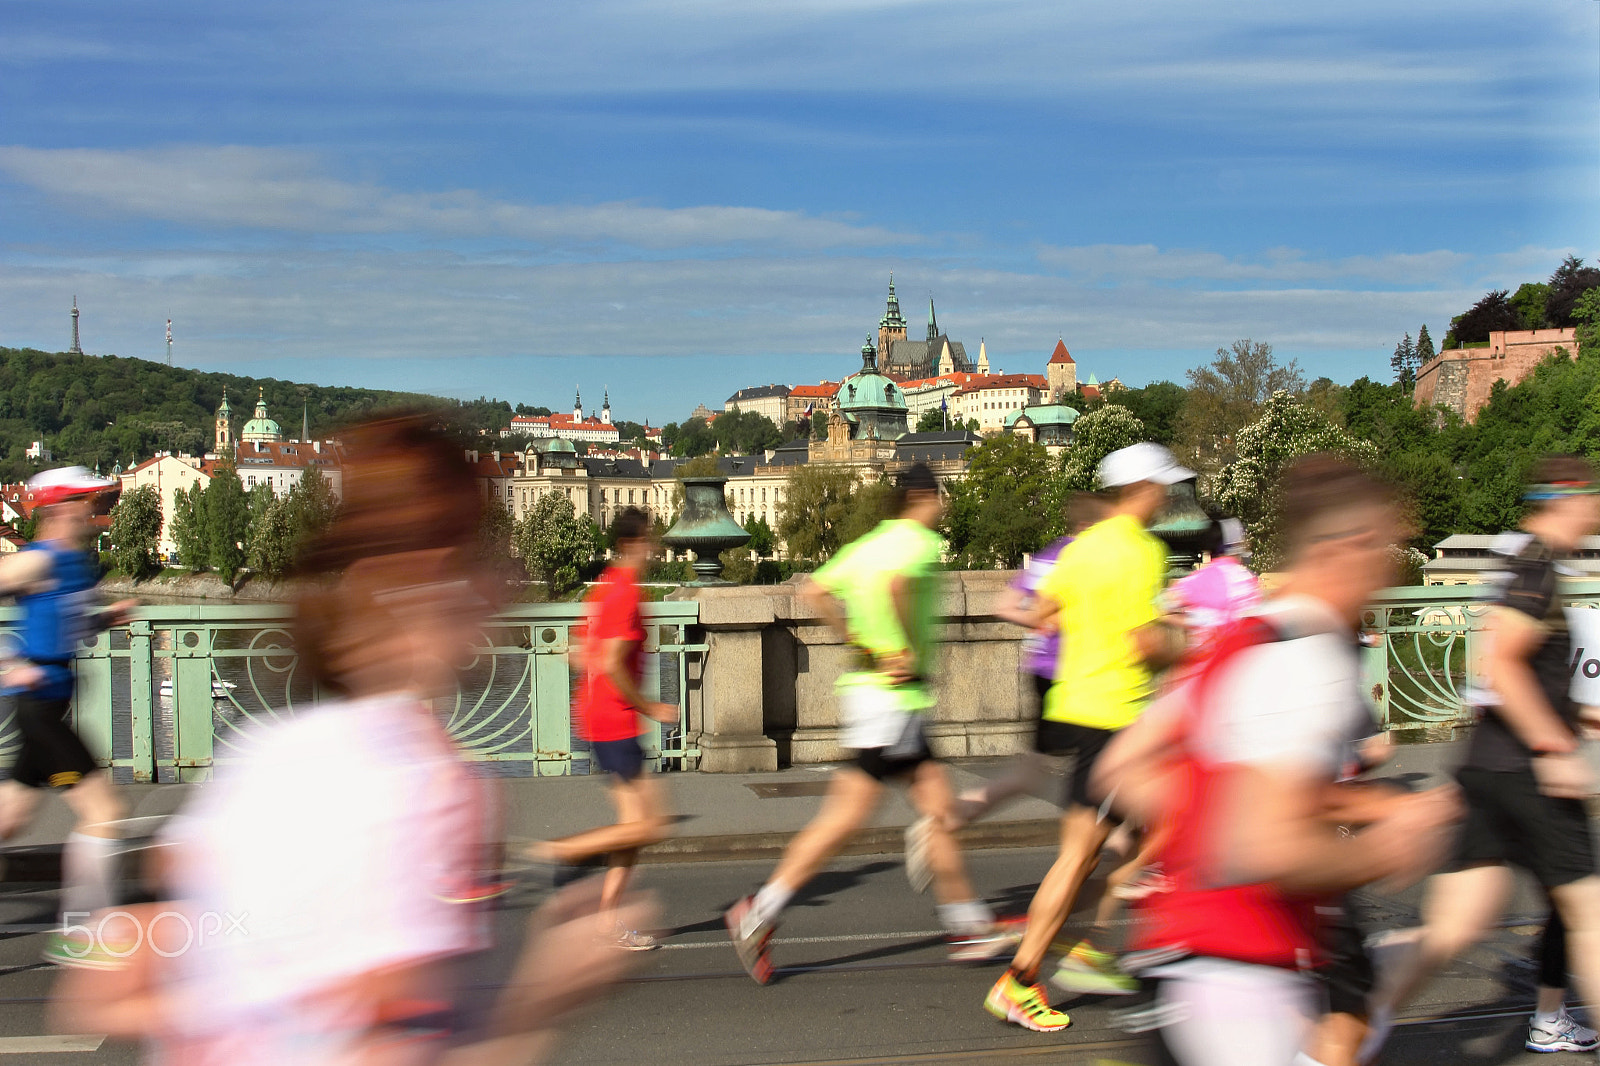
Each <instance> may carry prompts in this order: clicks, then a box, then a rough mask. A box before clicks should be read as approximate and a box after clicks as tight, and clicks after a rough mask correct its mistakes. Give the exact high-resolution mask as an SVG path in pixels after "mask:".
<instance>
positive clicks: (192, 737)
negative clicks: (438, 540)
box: [0, 602, 706, 781]
mask: <svg viewBox="0 0 1600 1066" xmlns="http://www.w3.org/2000/svg"><path fill="white" fill-rule="evenodd" d="M698 618H699V605H698V604H696V603H692V602H690V603H680V602H672V603H647V604H645V605H644V622H645V632H646V635H647V639H646V643H645V654H646V659H645V664H646V665H645V684H644V695H646V696H647V697H650V698H652V699H659V700H662V701H664V702H668V703H676V704H677V705H678V709H679V718H678V722H677V723H676V725H671V726H662V725H658V724H656V723H650V726H649V730H648V732H647V734H646V736H645V737H644V738H643V740H642V743H643V744H644V745H645V748H646V752H647V754H648V756H649V758H650V759H651V760H652V763H653V764H654V765H655V766H656V767H658V768H660V769H693V768H694V766H695V765H696V764H697V762H698V759H699V755H700V753H699V750H698V748H697V747H696V744H697V742H698V735H699V734H698V729H699V725H698V723H697V722H692V721H690V711H689V703H688V700H687V693H688V689H689V686H690V679H691V676H692V675H691V663H692V659H693V657H695V656H700V655H703V654H704V653H705V650H706V649H705V645H704V644H699V643H695V642H694V641H693V640H692V639H691V638H692V633H691V627H693V626H694V624H695V623H696V621H697V620H698ZM15 621H16V611H15V609H5V610H0V639H6V638H7V637H8V636H9V634H10V632H11V630H12V627H14V625H15ZM581 621H582V615H581V608H580V606H579V605H577V604H522V605H518V606H515V607H512V608H509V609H507V610H506V611H505V612H504V613H502V614H500V615H498V616H497V617H495V618H494V619H493V621H492V622H491V623H490V624H489V625H488V626H486V627H485V629H484V634H483V641H482V644H481V646H480V647H479V649H478V655H477V657H476V659H475V660H474V661H473V662H472V663H471V664H470V665H469V666H468V667H467V668H466V669H465V670H463V671H462V673H461V675H460V678H459V681H458V687H457V690H456V692H455V694H454V695H453V696H450V697H446V698H444V699H441V700H440V701H438V704H437V707H436V709H437V710H438V711H439V713H440V714H441V715H443V717H444V719H445V722H446V724H447V727H448V729H449V730H450V733H451V735H452V736H454V737H455V738H456V740H457V742H459V743H460V745H461V747H462V749H463V751H464V752H465V753H466V755H467V757H468V758H470V759H473V760H475V761H478V762H480V763H483V764H485V767H484V768H485V771H486V772H491V773H502V774H537V775H541V776H549V775H560V774H569V773H572V772H573V771H574V768H575V766H576V768H577V769H579V770H583V769H586V768H587V761H588V749H587V745H586V744H585V743H584V742H583V741H582V740H581V739H579V738H577V737H575V736H574V735H573V730H572V722H571V706H572V699H571V696H572V684H573V671H572V670H571V669H570V667H569V663H568V656H567V653H568V651H569V649H570V648H571V646H572V642H571V637H572V630H573V627H575V626H577V625H579V624H580V623H581ZM289 622H290V611H289V609H288V608H287V607H283V606H279V605H274V604H261V605H249V606H240V605H216V606H212V605H198V606H191V605H170V606H159V605H158V606H146V607H141V608H140V609H139V610H138V611H137V612H136V616H135V618H134V619H133V620H132V621H131V622H130V623H129V624H128V625H126V626H120V627H118V628H116V629H112V630H110V631H108V632H105V633H102V634H100V635H99V636H98V637H97V638H95V640H93V641H92V642H90V643H87V644H85V645H83V646H82V647H81V648H80V649H79V653H78V661H77V673H78V690H77V695H76V697H75V699H74V707H73V714H74V717H75V724H76V727H77V729H78V730H79V732H80V734H81V735H82V736H83V737H84V740H85V742H86V743H87V744H88V745H89V747H90V749H91V750H93V751H96V752H110V753H111V754H110V756H109V758H107V759H105V760H103V761H105V762H106V763H107V764H108V765H110V766H111V767H112V772H113V774H114V775H115V777H116V779H117V780H120V781H198V780H204V779H205V778H207V777H209V776H210V771H211V768H212V767H213V766H215V765H217V764H218V763H224V762H227V761H228V760H229V759H233V758H237V757H238V756H239V755H240V754H241V753H242V752H243V751H245V750H246V749H247V748H248V747H249V746H250V744H251V742H252V739H251V738H252V735H253V732H254V730H255V727H257V726H260V725H263V724H265V723H268V722H271V721H274V720H276V719H279V718H282V717H284V716H286V715H292V714H294V713H296V712H297V711H299V710H302V709H304V708H305V707H307V706H309V705H311V704H313V703H315V702H317V700H318V699H319V697H320V695H321V694H320V693H318V692H317V691H316V690H315V687H314V686H313V685H312V684H311V682H310V681H309V680H308V679H307V678H306V677H305V675H304V672H303V671H300V670H299V669H298V666H299V663H298V659H297V657H296V655H295V653H294V651H293V647H292V644H291V642H290V639H289ZM7 702H9V701H7ZM17 743H18V735H17V731H16V726H15V724H14V722H13V721H12V719H11V716H10V713H9V708H7V713H6V715H5V718H4V720H3V721H0V764H3V763H9V761H10V758H11V756H12V755H13V754H14V752H15V750H16V747H17Z"/></svg>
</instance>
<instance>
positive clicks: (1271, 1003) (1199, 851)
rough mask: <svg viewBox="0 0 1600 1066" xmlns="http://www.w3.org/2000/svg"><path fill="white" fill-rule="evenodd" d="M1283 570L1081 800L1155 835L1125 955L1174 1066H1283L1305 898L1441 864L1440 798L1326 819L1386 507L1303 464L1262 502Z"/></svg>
mask: <svg viewBox="0 0 1600 1066" xmlns="http://www.w3.org/2000/svg"><path fill="white" fill-rule="evenodd" d="M1281 499H1282V500H1283V508H1284V509H1283V515H1282V520H1281V524H1280V528H1282V529H1283V530H1284V536H1285V539H1286V545H1285V547H1286V548H1287V550H1288V553H1289V567H1288V574H1287V579H1286V581H1285V583H1284V584H1283V586H1282V588H1281V590H1280V593H1279V594H1278V596H1276V597H1275V598H1274V599H1273V600H1272V601H1269V603H1268V604H1267V605H1265V606H1264V607H1263V608H1262V609H1261V610H1259V611H1258V612H1256V613H1255V614H1253V615H1252V616H1249V617H1247V618H1245V619H1243V620H1241V621H1240V622H1238V623H1235V625H1234V626H1233V627H1231V628H1230V629H1228V630H1225V631H1224V632H1222V633H1221V634H1219V635H1218V638H1217V640H1216V641H1215V642H1214V643H1213V645H1212V646H1211V648H1210V650H1209V652H1208V653H1207V658H1206V659H1205V660H1204V661H1202V662H1200V663H1197V664H1194V669H1192V670H1190V671H1189V672H1188V673H1187V675H1186V680H1185V681H1184V682H1183V683H1182V684H1180V685H1179V686H1178V687H1176V688H1175V689H1174V690H1173V691H1172V692H1171V693H1169V695H1168V696H1167V697H1165V698H1164V699H1162V700H1161V701H1159V702H1158V703H1157V704H1156V705H1155V706H1154V707H1152V708H1151V709H1150V710H1148V711H1146V712H1145V715H1144V717H1143V718H1141V719H1140V720H1139V721H1138V722H1137V723H1135V724H1134V725H1133V726H1131V727H1129V728H1128V729H1127V730H1125V731H1124V732H1123V733H1122V734H1121V735H1120V736H1119V737H1118V738H1117V739H1116V740H1115V741H1114V742H1113V743H1112V745H1111V746H1110V747H1109V748H1107V750H1106V753H1105V755H1104V756H1102V758H1101V761H1100V762H1099V763H1098V764H1097V766H1096V785H1097V787H1098V788H1099V789H1101V790H1102V791H1103V792H1104V793H1105V794H1110V793H1112V792H1113V791H1114V792H1115V794H1116V802H1117V804H1118V806H1119V807H1121V808H1123V809H1125V810H1126V811H1127V812H1128V813H1129V814H1131V815H1133V816H1135V817H1140V818H1142V819H1146V820H1148V821H1149V822H1150V823H1151V824H1160V825H1162V826H1164V828H1165V830H1166V833H1165V839H1166V840H1167V841H1168V843H1167V846H1166V850H1165V852H1164V854H1163V855H1162V856H1161V858H1162V861H1163V863H1164V865H1165V867H1166V870H1167V873H1168V875H1169V876H1171V877H1172V879H1173V881H1174V889H1173V891H1171V892H1168V893H1162V894H1158V895H1154V896H1151V897H1150V898H1149V900H1148V901H1147V904H1146V906H1145V908H1144V912H1145V915H1146V916H1147V919H1148V924H1147V925H1146V926H1145V927H1144V928H1142V929H1141V931H1140V932H1139V934H1138V935H1137V936H1136V938H1135V946H1136V947H1138V948H1140V949H1143V950H1144V951H1146V952H1149V955H1147V956H1146V963H1145V970H1144V972H1145V973H1146V974H1147V975H1148V976H1151V977H1153V978H1155V979H1156V980H1157V981H1158V983H1159V991H1158V994H1157V1007H1156V1010H1157V1012H1158V1014H1157V1019H1158V1021H1162V1020H1164V1023H1165V1024H1164V1025H1163V1028H1162V1029H1161V1035H1162V1039H1163V1041H1164V1042H1165V1044H1166V1046H1167V1049H1168V1051H1169V1052H1170V1053H1171V1054H1172V1056H1173V1057H1174V1058H1175V1059H1176V1060H1177V1061H1178V1062H1179V1063H1181V1064H1182V1066H1211V1064H1217V1066H1221V1064H1223V1063H1227V1064H1228V1066H1255V1064H1260V1066H1286V1064H1288V1063H1289V1062H1290V1061H1291V1060H1293V1059H1294V1058H1295V1055H1296V1054H1297V1053H1299V1051H1300V1049H1301V1046H1302V1043H1303V1041H1304V1040H1305V1037H1306V1035H1307V1033H1308V1031H1309V1029H1310V1025H1311V1022H1312V1020H1313V1018H1314V1017H1315V1015H1316V1013H1317V1011H1316V995H1315V992H1316V989H1315V985H1314V983H1313V980H1312V978H1311V976H1310V973H1309V971H1310V970H1311V969H1312V967H1314V966H1315V965H1316V961H1317V938H1316V925H1315V921H1316V919H1315V911H1314V907H1313V904H1314V902H1315V900H1316V899H1317V898H1318V897H1320V896H1324V895H1327V894H1331V893H1336V892H1341V891H1344V890H1347V889H1350V888H1354V887H1355V886H1357V885H1361V884H1365V883H1367V882H1369V881H1373V880H1378V879H1382V878H1419V877H1421V876H1422V875H1423V874H1425V873H1426V872H1427V871H1428V870H1429V869H1430V868H1431V867H1432V865H1433V863H1434V861H1435V859H1437V858H1438V857H1439V856H1440V855H1442V854H1443V851H1444V848H1445V847H1446V846H1447V841H1446V834H1445V833H1444V832H1443V829H1444V827H1445V826H1446V825H1448V823H1449V822H1450V821H1452V820H1453V819H1454V817H1455V806H1454V802H1453V799H1451V798H1450V797H1449V796H1448V795H1446V796H1443V797H1441V796H1440V795H1428V794H1423V795H1422V796H1420V797H1415V798H1408V799H1407V801H1406V802H1398V803H1394V804H1390V805H1388V806H1386V807H1383V808H1381V809H1379V810H1378V811H1375V812H1373V813H1374V815H1375V820H1373V821H1372V822H1371V823H1370V824H1368V825H1367V826H1366V827H1365V828H1363V829H1361V830H1360V831H1358V832H1355V833H1354V834H1352V835H1351V836H1348V837H1345V836H1341V835H1340V833H1339V832H1338V829H1337V824H1336V823H1337V821H1345V820H1347V816H1345V815H1343V814H1341V815H1340V816H1339V817H1337V819H1336V818H1335V817H1333V816H1330V807H1331V804H1332V801H1333V800H1334V799H1335V798H1336V797H1335V795H1334V792H1333V790H1334V789H1335V787H1336V786H1335V785H1334V782H1335V781H1336V780H1337V778H1338V775H1339V773H1340V770H1341V767H1342V764H1343V762H1344V760H1345V752H1346V750H1347V742H1348V739H1349V737H1350V736H1351V735H1352V734H1353V733H1354V732H1356V731H1357V727H1358V725H1359V723H1360V720H1361V719H1362V718H1363V717H1365V715H1366V710H1365V707H1364V705H1363V703H1362V701H1361V693H1360V688H1359V679H1360V671H1359V661H1358V658H1357V650H1356V643H1355V635H1354V623H1355V620H1356V618H1357V616H1358V612H1359V611H1360V609H1361V607H1362V605H1363V604H1364V603H1365V602H1366V600H1367V598H1368V597H1369V596H1370V595H1371V594H1372V593H1373V592H1374V591H1375V590H1377V589H1378V588H1380V587H1382V586H1383V585H1384V584H1386V583H1387V581H1388V579H1389V577H1390V569H1391V563H1390V556H1389V552H1388V547H1389V545H1390V544H1391V543H1393V541H1394V539H1395V534H1396V532H1397V522H1396V518H1395V514H1394V508H1393V505H1392V503H1391V500H1390V497H1389V494H1388V492H1387V491H1386V490H1385V489H1383V487H1382V486H1380V485H1379V484H1378V483H1377V482H1375V481H1373V480H1372V479H1371V478H1369V477H1368V476H1367V475H1365V474H1363V473H1361V472H1360V471H1359V470H1357V469H1356V468H1354V467H1352V466H1350V465H1348V464H1347V463H1345V462H1343V461H1342V460H1338V459H1335V458H1333V457H1330V456H1312V457H1308V458H1306V459H1302V460H1300V461H1299V462H1297V463H1296V464H1295V465H1294V467H1292V468H1291V469H1290V470H1289V472H1288V474H1287V475H1286V476H1285V478H1284V482H1283V484H1282V486H1281Z"/></svg>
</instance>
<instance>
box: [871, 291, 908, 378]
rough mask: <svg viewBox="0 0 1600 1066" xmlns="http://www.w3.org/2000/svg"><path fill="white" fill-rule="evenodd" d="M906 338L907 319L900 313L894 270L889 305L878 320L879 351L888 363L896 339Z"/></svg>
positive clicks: (885, 362) (886, 363)
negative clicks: (895, 289) (895, 292)
mask: <svg viewBox="0 0 1600 1066" xmlns="http://www.w3.org/2000/svg"><path fill="white" fill-rule="evenodd" d="M905 339H906V320H905V319H904V318H903V317H901V315H900V297H898V296H896V295H895V294H894V271H892V270H891V271H890V272H889V306H888V308H887V310H885V312H884V315H883V317H882V318H880V319H879V320H878V351H879V352H880V353H882V356H883V362H884V364H885V365H888V362H889V354H890V352H891V351H892V350H893V348H894V342H895V341H903V340H905Z"/></svg>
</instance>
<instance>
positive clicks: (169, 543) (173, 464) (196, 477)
mask: <svg viewBox="0 0 1600 1066" xmlns="http://www.w3.org/2000/svg"><path fill="white" fill-rule="evenodd" d="M216 468H217V461H216V460H215V459H198V458H196V457H195V456H192V455H173V454H172V453H171V452H161V453H160V454H158V455H156V456H155V457H154V458H152V459H146V460H145V461H144V462H142V463H140V464H139V465H138V466H134V467H130V468H129V469H127V470H125V471H123V473H122V494H123V495H124V496H126V495H127V494H128V493H130V492H132V491H133V490H134V489H136V488H139V487H140V486H142V485H149V486H150V487H152V488H154V489H155V490H156V495H157V496H159V497H160V498H161V536H160V538H159V540H158V541H157V542H156V550H157V551H158V552H160V553H161V554H162V555H167V556H170V555H173V554H174V553H176V552H177V550H178V545H177V542H176V541H174V540H173V539H172V516H173V514H174V513H175V511H176V507H175V505H174V502H173V497H174V495H175V494H176V493H177V491H178V490H179V489H183V490H184V491H185V492H192V491H193V490H194V487H195V486H196V485H198V486H199V487H200V488H201V489H202V490H203V489H205V487H206V486H208V485H210V484H211V475H212V473H213V472H214V471H215V470H216Z"/></svg>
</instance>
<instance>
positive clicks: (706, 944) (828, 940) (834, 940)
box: [661, 929, 944, 951]
mask: <svg viewBox="0 0 1600 1066" xmlns="http://www.w3.org/2000/svg"><path fill="white" fill-rule="evenodd" d="M935 936H944V930H943V929H927V930H919V931H916V932H911V933H850V934H846V935H843V936H791V937H774V938H773V939H772V943H774V944H846V943H849V942H851V941H860V940H926V939H928V938H929V937H935ZM728 946H729V945H728V942H727V941H726V940H703V941H699V942H697V943H694V944H662V945H661V947H662V948H663V949H664V950H669V951H670V950H673V949H677V950H678V951H683V950H685V949H688V948H725V947H728Z"/></svg>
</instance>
